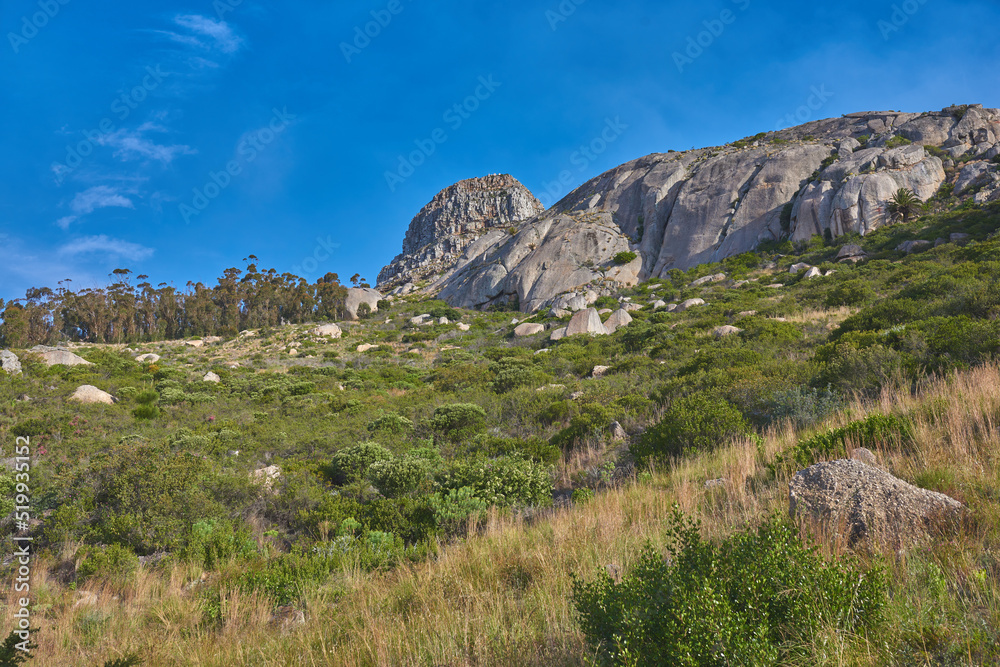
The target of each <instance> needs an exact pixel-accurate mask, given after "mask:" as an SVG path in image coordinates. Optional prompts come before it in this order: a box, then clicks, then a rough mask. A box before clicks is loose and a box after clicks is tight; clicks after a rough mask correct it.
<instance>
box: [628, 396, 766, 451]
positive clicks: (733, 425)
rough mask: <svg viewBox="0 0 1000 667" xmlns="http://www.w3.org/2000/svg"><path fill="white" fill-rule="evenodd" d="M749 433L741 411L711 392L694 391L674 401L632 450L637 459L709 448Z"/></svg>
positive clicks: (748, 427) (749, 430)
mask: <svg viewBox="0 0 1000 667" xmlns="http://www.w3.org/2000/svg"><path fill="white" fill-rule="evenodd" d="M751 432H752V431H751V429H750V425H749V424H748V423H747V421H746V419H744V417H743V414H742V413H740V411H739V410H737V409H736V407H735V406H733V404H731V403H730V402H729V401H727V400H725V399H724V398H721V397H720V396H718V395H716V394H714V393H709V392H697V393H694V394H690V395H687V396H682V397H680V398H678V399H677V400H675V401H674V402H673V404H672V405H671V406H670V409H669V410H667V412H666V414H665V415H664V416H663V419H662V420H661V421H660V422H659V423H658V424H656V425H655V426H653V427H652V428H650V429H649V430H648V431H646V432H645V433H644V434H643V435H642V437H641V438H640V440H639V443H638V444H637V445H635V446H634V447H633V450H632V453H633V454H634V455H635V456H636V458H637V459H649V458H651V457H656V458H663V457H669V456H681V455H683V454H684V453H686V452H688V451H710V450H713V449H715V448H717V447H719V446H721V445H723V444H725V443H726V442H728V441H729V440H732V439H733V438H736V437H739V436H742V435H749V434H750V433H751Z"/></svg>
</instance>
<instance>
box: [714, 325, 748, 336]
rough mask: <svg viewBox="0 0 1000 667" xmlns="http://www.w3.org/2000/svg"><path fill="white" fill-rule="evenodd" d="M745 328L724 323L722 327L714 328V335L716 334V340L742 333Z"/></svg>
mask: <svg viewBox="0 0 1000 667" xmlns="http://www.w3.org/2000/svg"><path fill="white" fill-rule="evenodd" d="M742 331H743V329H740V328H737V327H734V326H732V325H730V324H724V325H722V326H721V327H715V329H713V330H712V335H713V336H715V338H716V340H718V339H721V338H725V337H726V336H732V335H734V334H738V333H741V332H742Z"/></svg>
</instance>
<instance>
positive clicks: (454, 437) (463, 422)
mask: <svg viewBox="0 0 1000 667" xmlns="http://www.w3.org/2000/svg"><path fill="white" fill-rule="evenodd" d="M431 427H432V428H433V429H434V431H435V432H436V433H438V434H440V435H441V436H442V437H444V438H445V439H447V440H450V441H451V442H461V441H462V440H466V439H468V438H471V437H472V436H474V435H476V434H477V433H480V432H481V431H483V430H485V429H486V411H485V410H483V409H482V408H481V407H480V406H478V405H476V404H474V403H455V404H452V405H442V406H441V407H439V408H438V409H436V410H435V411H434V416H433V417H432V418H431Z"/></svg>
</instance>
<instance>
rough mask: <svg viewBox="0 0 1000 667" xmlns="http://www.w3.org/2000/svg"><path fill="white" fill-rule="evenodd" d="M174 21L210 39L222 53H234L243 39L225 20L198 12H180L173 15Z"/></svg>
mask: <svg viewBox="0 0 1000 667" xmlns="http://www.w3.org/2000/svg"><path fill="white" fill-rule="evenodd" d="M174 23H176V24H177V25H179V26H181V27H182V28H187V29H188V30H190V31H191V32H193V33H195V34H196V35H200V36H202V37H206V38H208V39H210V40H212V42H214V44H215V46H216V47H217V48H218V49H219V50H220V51H222V52H223V53H236V52H237V51H239V50H240V46H242V44H243V40H242V39H241V38H240V37H239V36H238V35H237V34H236V33H235V32H233V29H232V28H231V27H230V26H229V24H228V23H226V22H225V21H216V20H215V19H210V18H208V17H207V16H201V15H200V14H180V15H178V16H175V17H174Z"/></svg>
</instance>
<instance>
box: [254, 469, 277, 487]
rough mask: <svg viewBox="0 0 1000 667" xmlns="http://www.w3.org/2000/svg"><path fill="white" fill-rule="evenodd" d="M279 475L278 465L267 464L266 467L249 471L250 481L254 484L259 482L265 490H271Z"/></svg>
mask: <svg viewBox="0 0 1000 667" xmlns="http://www.w3.org/2000/svg"><path fill="white" fill-rule="evenodd" d="M280 477H281V468H280V467H278V466H268V467H266V468H260V469H259V470H254V471H253V472H251V473H250V481H252V482H253V483H255V484H259V485H261V486H262V487H264V489H265V490H267V491H271V490H272V488H273V487H274V483H275V482H276V481H278V479H279V478H280Z"/></svg>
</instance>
